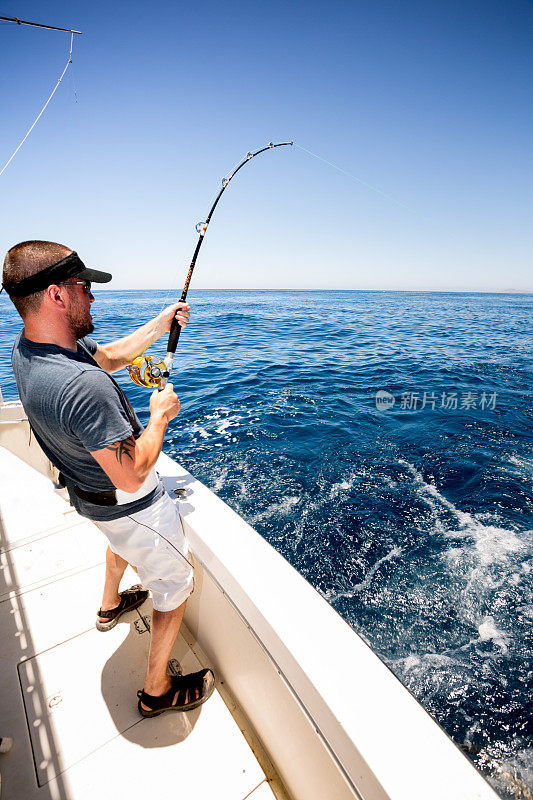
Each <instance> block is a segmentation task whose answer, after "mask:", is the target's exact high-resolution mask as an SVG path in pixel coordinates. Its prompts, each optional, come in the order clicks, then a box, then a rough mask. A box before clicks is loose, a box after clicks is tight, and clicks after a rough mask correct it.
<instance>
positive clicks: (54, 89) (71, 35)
mask: <svg viewBox="0 0 533 800" xmlns="http://www.w3.org/2000/svg"><path fill="white" fill-rule="evenodd" d="M1 19H4V20H6V21H12V20H7V18H6V17H3V18H1ZM15 21H16V22H17V23H18V24H19V25H35V27H39V28H51V29H52V30H66V29H65V28H52V26H51V25H37V24H36V23H32V22H23V21H22V20H15ZM75 33H80V31H70V50H69V54H68V60H67V63H66V65H65V69H64V70H63V72H62V73H61V75H60V77H59V80H58V82H57V83H56V85H55V86H54V88H53V89H52V93H51V95H50V97H49V98H48V100H47V101H46V103H45V104H44V106H43V107H42V108H41V110H40V112H39V114H38V115H37V117H36V118H35V120H34V121H33V124H32V126H31V128H29V130H28V132H27V133H26V136H25V137H24V139H23V140H22V141H21V143H20V144H19V146H18V147H17V149H16V150H15V152H14V153H13V154H12V155H11V157H10V158H9V159H8V160H7V161H6V163H5V164H4V166H3V167H2V169H1V170H0V175H2V173H3V172H4V170H5V169H7V167H8V166H9V165H10V164H11V162H12V161H13V159H14V158H15V156H16V155H17V153H18V151H19V150H20V148H21V147H22V145H23V144H24V142H25V141H26V139H27V138H28V136H29V135H30V133H31V132H32V130H33V129H34V128H35V126H36V125H37V123H38V122H39V120H40V119H41V117H42V115H43V114H44V111H45V109H46V106H47V105H48V103H49V102H50V100H51V99H52V97H53V96H54V94H55V93H56V90H57V88H58V86H59V84H60V83H61V81H62V80H63V78H64V76H65V73H66V71H67V69H68V68H69V64H72V44H73V41H74V34H75Z"/></svg>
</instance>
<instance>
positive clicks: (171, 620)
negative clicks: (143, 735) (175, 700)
mask: <svg viewBox="0 0 533 800" xmlns="http://www.w3.org/2000/svg"><path fill="white" fill-rule="evenodd" d="M186 604H187V601H185V602H184V603H182V604H181V606H179V607H178V608H175V609H174V610H173V611H156V610H155V608H154V610H153V613H152V624H151V635H150V653H149V655H148V668H147V670H146V680H145V682H144V691H145V692H146V693H147V694H152V695H161V694H164V693H165V692H167V691H168V690H169V689H170V685H171V680H170V675H167V664H168V659H169V658H170V651H171V650H172V648H173V646H174V642H175V641H176V636H177V635H178V631H179V629H180V625H181V621H182V619H183V612H184V611H185V606H186ZM145 708H146V706H145Z"/></svg>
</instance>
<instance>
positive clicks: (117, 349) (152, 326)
mask: <svg viewBox="0 0 533 800" xmlns="http://www.w3.org/2000/svg"><path fill="white" fill-rule="evenodd" d="M189 312H190V306H189V304H188V303H182V302H181V300H180V301H179V302H178V303H173V304H172V305H171V306H167V307H166V308H164V309H163V311H161V313H160V314H158V315H157V317H154V318H153V319H151V320H150V322H147V323H146V325H142V327H140V328H137V330H136V331H134V332H133V333H130V335H129V336H125V337H124V338H123V339H117V341H116V342H111V343H110V344H106V345H98V348H97V350H96V353H95V354H94V360H95V361H96V362H97V363H98V364H99V365H100V366H101V367H102V369H105V371H106V372H117V370H119V369H123V368H124V367H126V366H127V365H128V364H131V362H132V361H133V359H134V358H136V357H137V356H140V355H142V354H143V353H144V351H145V350H147V349H148V348H149V347H150V345H151V344H153V343H154V342H155V341H157V340H158V339H159V338H160V337H161V336H163V334H164V333H168V332H169V331H170V326H171V325H172V320H173V319H174V318H176V320H177V322H178V324H179V325H180V326H181V327H182V328H185V327H186V326H187V323H188V322H189Z"/></svg>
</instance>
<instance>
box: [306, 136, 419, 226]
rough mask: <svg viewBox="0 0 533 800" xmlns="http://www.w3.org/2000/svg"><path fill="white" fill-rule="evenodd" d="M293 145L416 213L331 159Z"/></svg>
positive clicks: (415, 212)
mask: <svg viewBox="0 0 533 800" xmlns="http://www.w3.org/2000/svg"><path fill="white" fill-rule="evenodd" d="M294 146H295V147H297V148H298V150H303V152H304V153H307V154H308V155H310V156H313V158H317V159H318V160H319V161H323V162H324V164H328V165H329V166H330V167H333V169H336V170H337V172H342V174H343V175H348V177H349V178H353V180H354V181H357V183H360V184H361V185H362V186H365V187H366V188H367V189H371V190H372V191H373V192H377V193H378V194H380V195H381V196H382V197H386V198H387V200H391V201H392V202H393V203H396V205H398V206H401V207H402V208H406V209H407V210H408V211H411V213H413V214H417V213H418V212H417V211H415V210H414V209H413V208H410V207H409V206H408V205H406V204H405V203H402V201H401V200H397V199H396V198H395V197H393V196H392V195H390V194H387V192H384V191H382V189H378V188H377V186H372V184H371V183H367V182H366V181H364V180H362V179H361V178H358V177H357V175H354V174H353V173H352V172H348V170H347V169H344V168H343V167H339V165H338V164H334V163H333V161H328V160H327V159H326V158H322V156H319V155H317V154H316V153H312V152H311V150H308V149H307V147H302V146H301V145H300V144H298V142H294Z"/></svg>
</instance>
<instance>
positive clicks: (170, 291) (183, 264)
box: [159, 167, 235, 313]
mask: <svg viewBox="0 0 533 800" xmlns="http://www.w3.org/2000/svg"><path fill="white" fill-rule="evenodd" d="M234 169H235V167H232V169H231V170H230V172H229V173H226V174H227V175H228V174H231V173H232V172H233V170H234ZM225 180H227V178H225V177H224V178H222V181H221V183H222V184H224V181H225ZM219 192H220V189H215V190H214V192H213V194H212V195H211V197H210V199H209V207H211V206H212V204H213V203H214V202H215V200H216V197H217V195H218V193H219ZM188 266H189V263H188V261H186V260H185V256H183V257H182V260H180V262H179V264H178V266H177V267H176V270H175V272H174V277H173V280H172V284H171V286H170V288H169V289H168V291H167V293H166V296H165V299H164V301H163V305H162V306H161V310H160V312H159V313H161V311H163V309H164V308H165V307H166V306H167V305H169V302H168V300H169V298H170V296H171V295H172V294H173V293H174V291H175V289H176V285H177V279H178V275H179V274H181V270H182V268H185V267H188Z"/></svg>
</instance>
